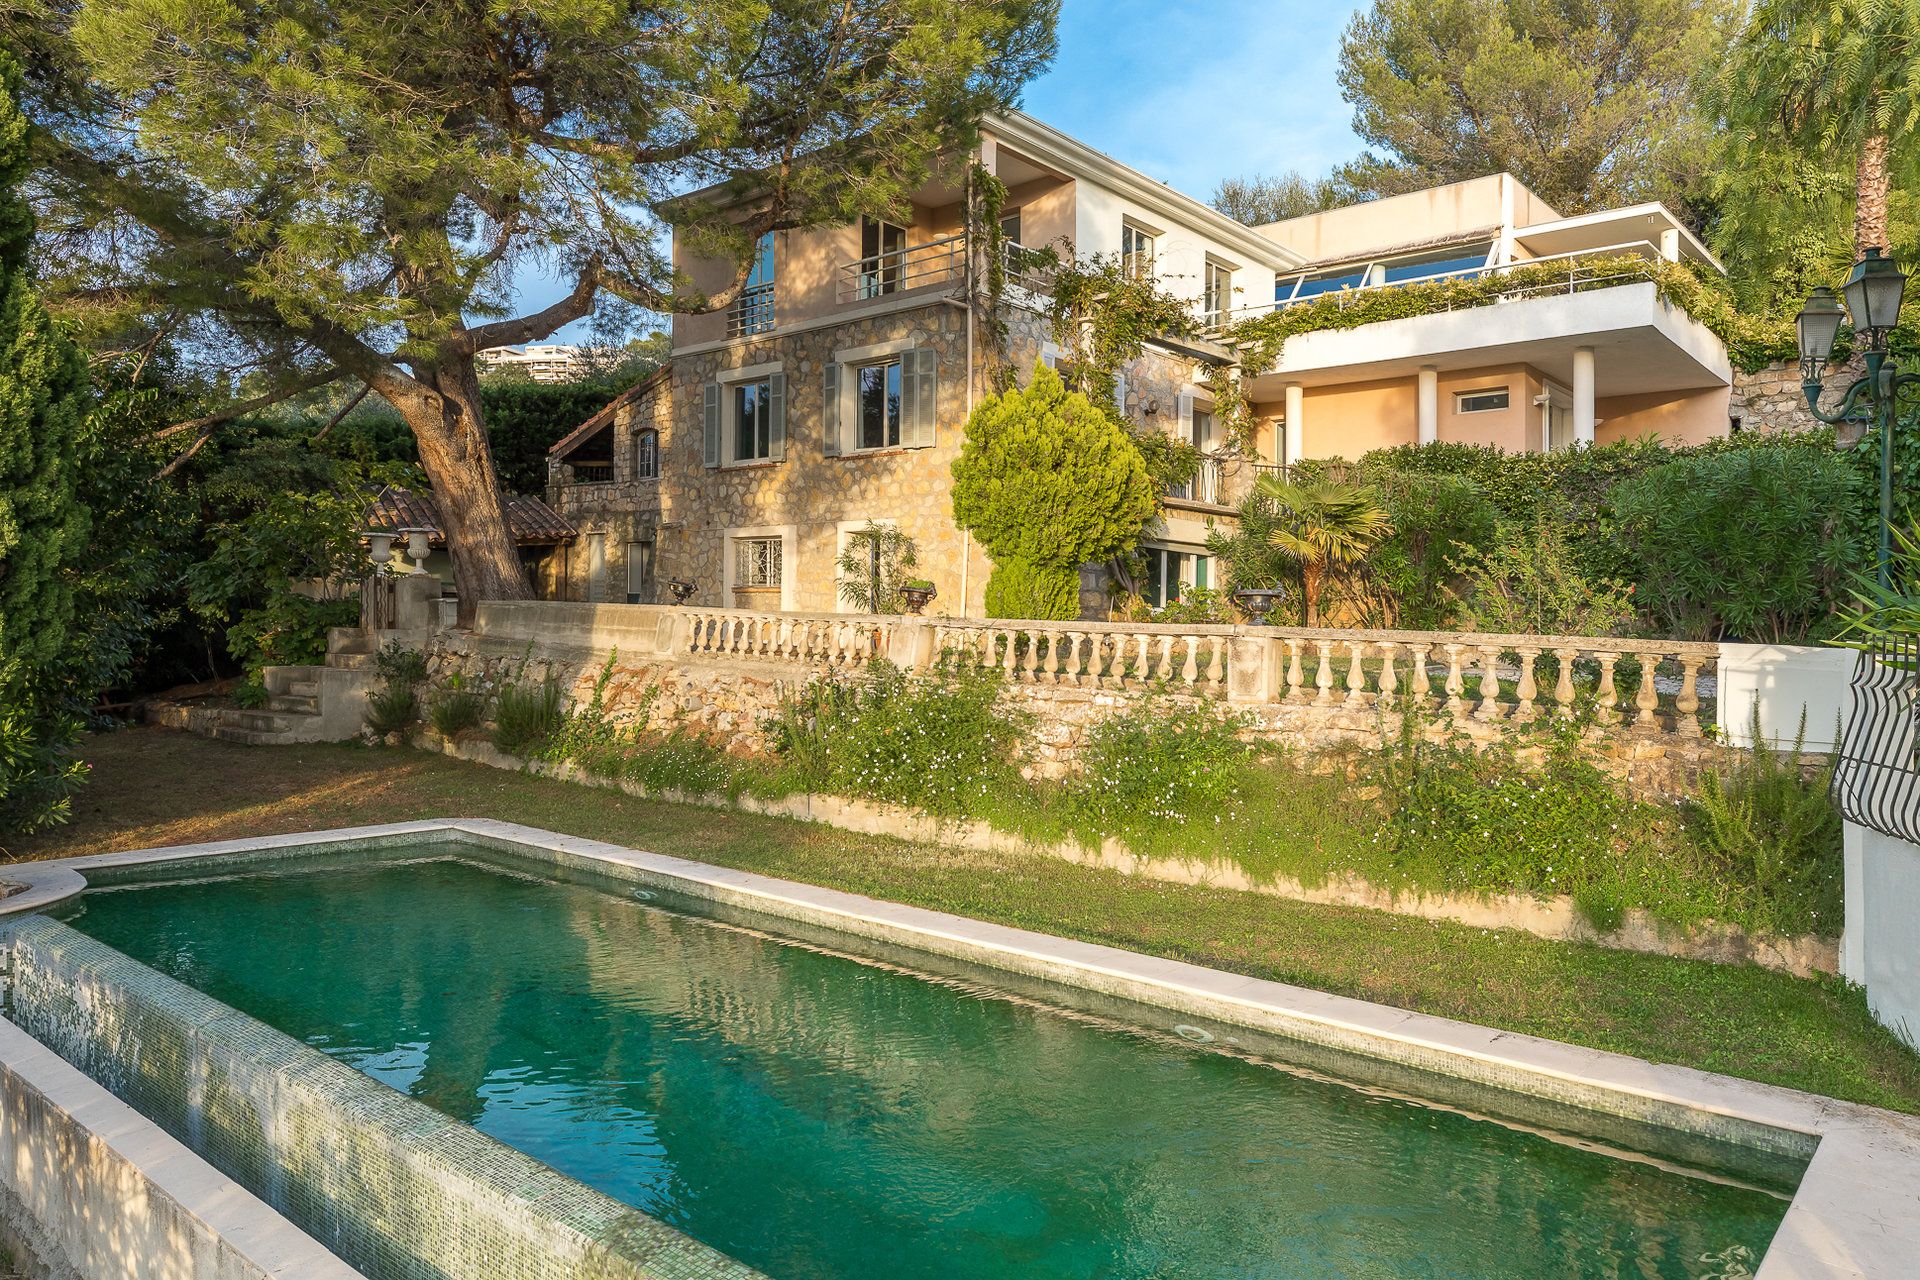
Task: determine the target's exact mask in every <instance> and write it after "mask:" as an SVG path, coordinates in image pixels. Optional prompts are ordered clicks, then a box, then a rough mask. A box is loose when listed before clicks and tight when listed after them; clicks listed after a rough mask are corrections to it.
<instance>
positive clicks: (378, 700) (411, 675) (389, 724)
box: [367, 640, 427, 738]
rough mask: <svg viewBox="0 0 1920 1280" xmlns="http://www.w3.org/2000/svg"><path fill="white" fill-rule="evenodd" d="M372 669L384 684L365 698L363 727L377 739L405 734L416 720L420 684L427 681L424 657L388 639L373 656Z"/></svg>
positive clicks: (422, 654)
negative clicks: (395, 734)
mask: <svg viewBox="0 0 1920 1280" xmlns="http://www.w3.org/2000/svg"><path fill="white" fill-rule="evenodd" d="M373 669H374V672H375V674H377V675H378V676H379V677H380V678H381V680H382V681H383V682H384V683H383V684H382V685H381V687H380V689H379V691H378V692H375V693H372V694H369V695H368V697H367V728H369V729H371V730H373V732H374V734H375V736H377V737H381V738H384V737H386V736H387V735H388V734H390V733H407V732H409V731H410V730H411V729H412V727H413V722H414V721H415V720H418V719H419V718H420V682H421V681H423V680H425V679H426V678H427V656H426V655H425V654H424V653H421V652H420V651H418V650H417V649H409V648H407V647H406V646H405V645H403V644H401V643H400V642H399V641H398V640H389V641H388V642H387V643H386V644H385V645H384V646H383V647H382V648H381V650H380V652H379V653H377V654H375V655H374V657H373Z"/></svg>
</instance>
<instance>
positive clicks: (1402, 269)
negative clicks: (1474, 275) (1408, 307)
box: [1381, 244, 1492, 284]
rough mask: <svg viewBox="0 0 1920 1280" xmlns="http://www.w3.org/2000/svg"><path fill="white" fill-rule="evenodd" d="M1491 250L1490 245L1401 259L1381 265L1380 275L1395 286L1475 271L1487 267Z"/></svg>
mask: <svg viewBox="0 0 1920 1280" xmlns="http://www.w3.org/2000/svg"><path fill="white" fill-rule="evenodd" d="M1491 248H1492V246H1491V245H1484V244H1483V245H1479V246H1476V247H1474V248H1471V249H1449V250H1447V251H1446V252H1445V253H1443V254H1438V255H1435V254H1428V255H1427V256H1425V257H1421V258H1402V259H1401V260H1400V261H1398V262H1388V263H1385V264H1383V265H1382V267H1381V274H1382V275H1383V276H1384V278H1385V279H1386V282H1387V283H1388V284H1395V283H1398V282H1399V281H1401V280H1424V279H1427V278H1428V277H1430V276H1444V275H1451V274H1454V273H1458V272H1469V271H1477V270H1478V269H1479V268H1481V267H1484V266H1486V265H1487V253H1488V251H1489V250H1490V249H1491Z"/></svg>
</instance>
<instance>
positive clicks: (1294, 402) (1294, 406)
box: [1280, 382, 1307, 464]
mask: <svg viewBox="0 0 1920 1280" xmlns="http://www.w3.org/2000/svg"><path fill="white" fill-rule="evenodd" d="M1306 456H1307V393H1306V390H1305V389H1304V388H1303V387H1301V385H1300V384H1299V383H1297V382H1289V383H1288V384H1287V441H1286V448H1285V449H1284V450H1283V451H1282V453H1281V455H1280V461H1282V462H1285V463H1289V464H1291V463H1295V462H1298V461H1300V459H1302V458H1304V457H1306Z"/></svg>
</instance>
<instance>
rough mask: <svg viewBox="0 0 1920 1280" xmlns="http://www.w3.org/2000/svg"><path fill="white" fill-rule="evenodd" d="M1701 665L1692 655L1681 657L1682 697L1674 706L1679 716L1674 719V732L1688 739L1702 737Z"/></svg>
mask: <svg viewBox="0 0 1920 1280" xmlns="http://www.w3.org/2000/svg"><path fill="white" fill-rule="evenodd" d="M1700 663H1701V659H1699V658H1697V657H1694V656H1692V655H1691V654H1682V655H1681V657H1680V696H1679V697H1678V698H1676V699H1675V700H1674V704H1673V705H1674V709H1675V710H1676V711H1678V712H1679V714H1678V715H1677V716H1675V717H1674V719H1673V731H1674V732H1675V733H1677V734H1680V735H1681V736H1683V737H1687V738H1697V737H1699V736H1700V716H1699V711H1700Z"/></svg>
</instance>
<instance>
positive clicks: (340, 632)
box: [327, 627, 373, 657]
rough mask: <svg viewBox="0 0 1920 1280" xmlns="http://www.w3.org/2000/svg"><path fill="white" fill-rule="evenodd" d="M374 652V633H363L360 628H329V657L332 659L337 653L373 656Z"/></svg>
mask: <svg viewBox="0 0 1920 1280" xmlns="http://www.w3.org/2000/svg"><path fill="white" fill-rule="evenodd" d="M372 652H373V633H372V632H370V631H363V630H361V629H360V628H359V627H328V628H327V656H328V657H332V656H333V655H334V654H336V653H365V654H371V653H372Z"/></svg>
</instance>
